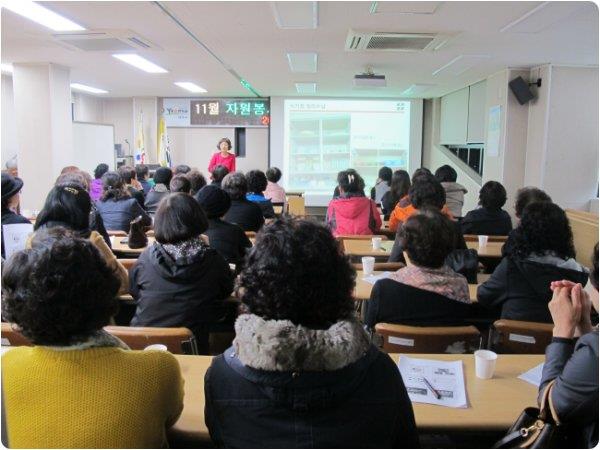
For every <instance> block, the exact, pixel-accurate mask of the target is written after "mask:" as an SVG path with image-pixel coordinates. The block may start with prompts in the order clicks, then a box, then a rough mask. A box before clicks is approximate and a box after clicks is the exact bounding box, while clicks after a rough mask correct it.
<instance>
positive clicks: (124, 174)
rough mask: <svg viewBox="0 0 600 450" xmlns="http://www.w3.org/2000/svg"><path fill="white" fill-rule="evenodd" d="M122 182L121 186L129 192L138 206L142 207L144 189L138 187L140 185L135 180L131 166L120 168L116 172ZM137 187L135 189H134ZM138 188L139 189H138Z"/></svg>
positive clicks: (134, 173)
mask: <svg viewBox="0 0 600 450" xmlns="http://www.w3.org/2000/svg"><path fill="white" fill-rule="evenodd" d="M117 172H118V174H119V175H120V176H121V179H122V180H123V184H124V185H125V189H127V192H129V195H131V196H132V197H133V198H135V199H136V200H137V202H138V203H139V204H140V206H141V207H142V208H143V207H144V189H143V187H142V186H141V185H140V183H139V182H138V181H137V180H136V176H137V175H136V172H135V169H134V168H133V167H131V166H121V167H119V170H118V171H117ZM135 185H137V188H136V187H135ZM138 188H140V189H138Z"/></svg>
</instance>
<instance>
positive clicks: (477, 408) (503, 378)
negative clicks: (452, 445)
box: [169, 354, 544, 442]
mask: <svg viewBox="0 0 600 450" xmlns="http://www.w3.org/2000/svg"><path fill="white" fill-rule="evenodd" d="M408 356H410V357H411V358H425V359H437V360H443V361H457V360H462V361H463V371H464V374H465V384H466V389H467V400H468V402H469V407H468V408H464V409H459V408H447V407H444V406H436V405H426V404H422V403H413V410H414V414H415V419H416V423H417V427H418V428H419V431H433V430H440V431H449V430H454V431H458V430H464V431H473V430H498V431H499V430H506V429H508V427H509V426H510V425H512V424H513V422H514V421H515V420H516V419H517V417H518V415H519V414H520V413H521V411H522V410H523V409H524V408H526V407H527V406H535V405H536V402H537V388H536V387H535V386H533V385H532V384H529V383H527V382H525V381H523V380H520V379H518V378H517V376H519V375H520V374H522V373H523V372H526V371H527V370H529V369H531V368H533V367H535V366H536V365H538V364H540V363H541V362H543V361H544V355H498V360H497V363H496V372H495V374H494V378H492V379H490V380H481V379H479V378H477V377H476V376H475V361H474V356H473V355H420V354H419V355H408ZM175 357H176V358H177V360H178V361H179V365H180V367H181V373H182V376H183V378H184V380H185V385H184V390H185V396H184V400H183V403H184V407H183V412H182V414H181V417H180V418H179V420H178V421H177V423H176V424H175V425H174V427H173V428H172V429H171V430H170V432H169V434H170V435H172V436H173V437H174V438H176V439H186V440H192V441H195V442H201V441H203V442H207V441H208V440H209V439H210V437H209V434H208V429H207V428H206V424H205V423H204V374H205V373H206V370H207V369H208V367H209V366H210V363H211V360H212V356H192V355H175ZM391 357H392V359H394V361H396V362H397V361H398V358H399V355H397V354H394V355H391Z"/></svg>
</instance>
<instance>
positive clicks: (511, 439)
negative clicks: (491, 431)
mask: <svg viewBox="0 0 600 450" xmlns="http://www.w3.org/2000/svg"><path fill="white" fill-rule="evenodd" d="M552 386H554V380H552V381H551V382H550V383H548V384H547V385H546V387H545V388H544V393H543V394H542V401H541V405H540V408H534V407H530V408H525V410H524V411H523V412H522V413H521V415H520V416H519V418H518V419H517V421H516V422H515V423H514V424H513V425H512V426H511V427H510V429H509V430H508V433H507V434H506V436H504V437H503V438H502V439H500V440H499V441H498V442H496V444H495V445H494V447H493V448H562V447H563V445H562V444H563V441H564V438H565V436H564V434H563V433H562V429H561V426H560V425H561V424H560V421H559V419H558V416H557V415H556V410H555V409H554V405H553V404H552V397H551V395H550V393H551V392H552Z"/></svg>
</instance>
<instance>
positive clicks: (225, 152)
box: [208, 138, 235, 173]
mask: <svg viewBox="0 0 600 450" xmlns="http://www.w3.org/2000/svg"><path fill="white" fill-rule="evenodd" d="M217 148H218V149H219V152H218V153H215V154H214V155H212V158H210V163H208V171H209V172H210V173H212V171H213V170H214V169H215V167H217V166H219V165H221V166H225V167H226V168H227V170H228V171H229V173H231V172H235V155H234V154H233V153H229V150H231V141H230V140H229V139H228V138H222V139H221V140H220V141H219V142H218V143H217Z"/></svg>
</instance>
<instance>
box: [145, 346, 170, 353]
mask: <svg viewBox="0 0 600 450" xmlns="http://www.w3.org/2000/svg"><path fill="white" fill-rule="evenodd" d="M144 350H160V351H161V352H166V351H167V346H166V345H164V344H152V345H149V346H148V347H146V348H145V349H144Z"/></svg>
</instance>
